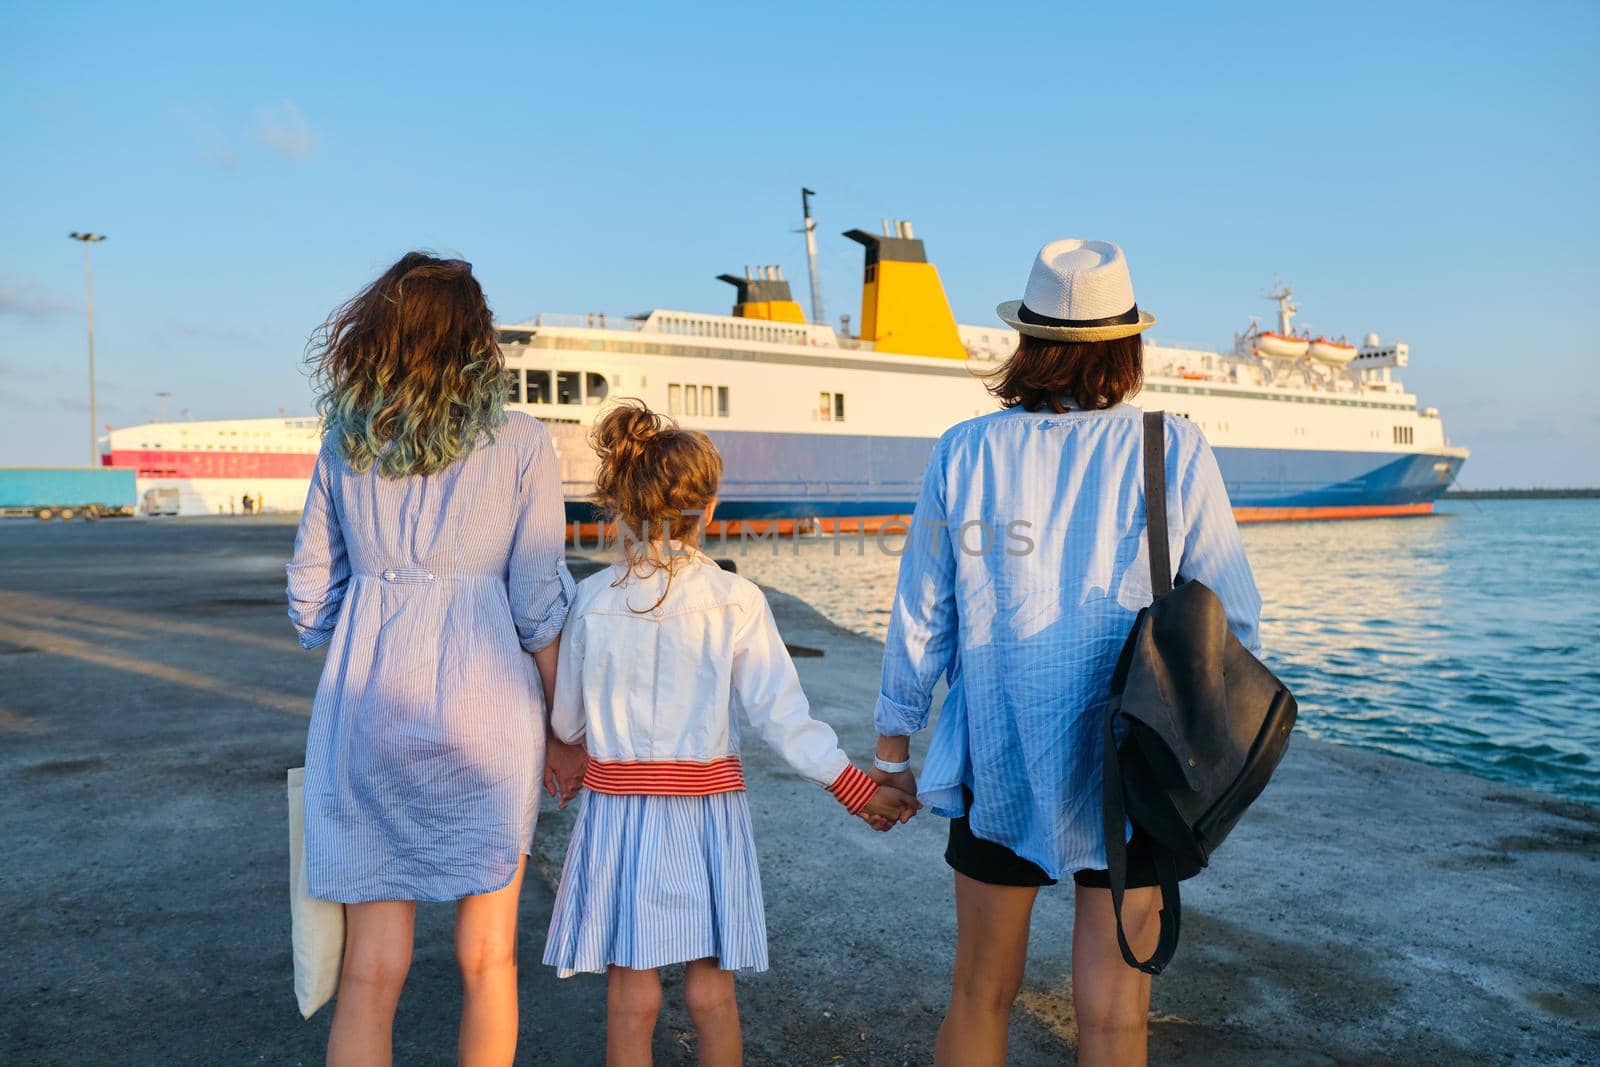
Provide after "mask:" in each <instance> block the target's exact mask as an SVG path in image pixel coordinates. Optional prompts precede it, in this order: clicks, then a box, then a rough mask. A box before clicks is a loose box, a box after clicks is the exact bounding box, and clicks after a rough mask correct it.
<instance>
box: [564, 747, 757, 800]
mask: <svg viewBox="0 0 1600 1067" xmlns="http://www.w3.org/2000/svg"><path fill="white" fill-rule="evenodd" d="M583 784H584V786H585V787H586V788H588V789H592V790H593V791H594V792H596V793H614V794H619V795H632V794H644V795H648V796H663V797H706V796H711V795H712V794H714V793H736V792H739V791H740V790H742V789H743V788H744V765H743V764H741V763H740V762H739V757H738V756H724V757H723V758H721V759H717V760H712V761H711V762H709V763H694V762H692V761H689V760H626V761H624V760H594V759H592V760H590V761H589V769H588V770H586V771H585V772H584V774H583Z"/></svg>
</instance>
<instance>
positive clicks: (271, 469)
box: [100, 449, 317, 479]
mask: <svg viewBox="0 0 1600 1067" xmlns="http://www.w3.org/2000/svg"><path fill="white" fill-rule="evenodd" d="M100 462H101V463H102V464H103V465H104V466H107V467H132V468H134V469H135V470H136V471H138V472H139V477H141V478H305V479H310V477H311V471H312V470H313V469H314V468H315V467H316V465H317V456H316V453H314V452H168V451H165V450H155V449H151V450H149V451H141V450H139V449H126V450H123V449H119V450H114V451H112V452H110V453H108V454H106V455H103V456H101V457H100Z"/></svg>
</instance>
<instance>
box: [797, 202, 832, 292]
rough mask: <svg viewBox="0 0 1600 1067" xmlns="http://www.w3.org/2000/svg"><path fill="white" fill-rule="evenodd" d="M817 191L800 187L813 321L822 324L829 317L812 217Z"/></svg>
mask: <svg viewBox="0 0 1600 1067" xmlns="http://www.w3.org/2000/svg"><path fill="white" fill-rule="evenodd" d="M816 195H817V191H816V190H815V189H807V188H805V187H804V186H801V187H800V210H801V211H802V212H804V213H805V218H806V228H805V235H806V274H807V276H808V277H809V278H810V279H811V321H812V322H815V323H822V322H824V321H826V319H827V316H826V315H825V314H824V313H823V310H822V278H821V277H820V276H819V275H818V274H817V220H816V219H814V218H812V217H811V198H812V197H813V196H816Z"/></svg>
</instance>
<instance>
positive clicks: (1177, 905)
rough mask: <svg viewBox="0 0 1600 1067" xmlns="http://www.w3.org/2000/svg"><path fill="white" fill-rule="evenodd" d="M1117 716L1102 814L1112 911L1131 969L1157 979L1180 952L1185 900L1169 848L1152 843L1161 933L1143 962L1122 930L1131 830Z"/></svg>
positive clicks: (1108, 734)
mask: <svg viewBox="0 0 1600 1067" xmlns="http://www.w3.org/2000/svg"><path fill="white" fill-rule="evenodd" d="M1115 724H1116V714H1115V713H1114V712H1112V713H1108V714H1107V715H1106V729H1105V771H1104V777H1103V781H1102V786H1101V789H1102V794H1101V800H1102V805H1101V807H1102V810H1103V812H1104V816H1105V818H1104V822H1105V835H1106V881H1107V882H1108V883H1110V888H1111V910H1112V911H1113V912H1114V913H1115V914H1116V917H1117V946H1118V947H1119V948H1121V949H1122V958H1123V960H1124V962H1126V963H1127V965H1128V966H1129V967H1133V968H1135V969H1137V970H1141V971H1143V972H1144V973H1145V974H1149V975H1156V974H1160V973H1161V972H1162V971H1163V970H1165V969H1166V966H1167V964H1169V963H1171V962H1172V957H1173V954H1174V953H1176V952H1177V951H1178V932H1179V928H1180V927H1181V925H1182V923H1183V899H1182V897H1181V896H1180V895H1179V890H1178V867H1177V864H1176V863H1175V862H1173V859H1172V853H1170V852H1168V851H1167V849H1166V848H1165V846H1163V845H1160V844H1157V843H1156V842H1154V841H1151V842H1149V845H1150V854H1151V858H1152V859H1153V860H1154V865H1155V869H1156V881H1157V882H1159V883H1160V885H1161V914H1160V920H1161V933H1160V936H1159V937H1158V938H1157V940H1156V948H1155V951H1154V952H1152V953H1151V954H1150V958H1149V959H1147V960H1143V961H1141V960H1140V959H1139V957H1137V956H1135V955H1134V954H1133V948H1132V946H1130V945H1129V944H1128V935H1127V933H1126V932H1125V931H1124V930H1123V928H1122V898H1123V896H1124V895H1125V894H1126V893H1127V891H1128V844H1127V838H1126V837H1125V836H1124V835H1125V834H1126V832H1127V827H1128V822H1127V820H1128V815H1127V807H1126V804H1125V803H1124V801H1123V794H1122V764H1121V762H1120V761H1119V759H1118V756H1117V735H1116V729H1115Z"/></svg>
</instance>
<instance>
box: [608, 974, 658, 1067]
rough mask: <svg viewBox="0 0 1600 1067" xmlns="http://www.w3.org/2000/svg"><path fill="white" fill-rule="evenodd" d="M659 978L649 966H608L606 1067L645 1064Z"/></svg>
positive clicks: (652, 1035) (653, 1028)
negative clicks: (647, 968) (635, 968)
mask: <svg viewBox="0 0 1600 1067" xmlns="http://www.w3.org/2000/svg"><path fill="white" fill-rule="evenodd" d="M660 1014H661V978H660V976H659V975H658V974H657V973H656V972H655V971H654V970H653V969H652V970H648V971H636V970H634V969H633V968H631V967H612V968H611V969H610V973H609V974H608V976H607V979H606V1067H649V1065H650V1047H651V1044H652V1042H653V1041H654V1039H655V1033H656V1017H657V1016H658V1015H660Z"/></svg>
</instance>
